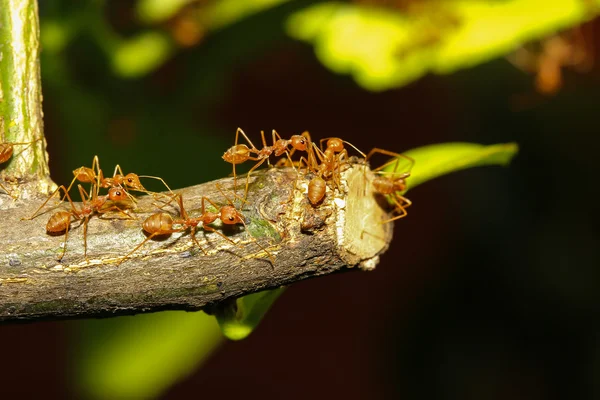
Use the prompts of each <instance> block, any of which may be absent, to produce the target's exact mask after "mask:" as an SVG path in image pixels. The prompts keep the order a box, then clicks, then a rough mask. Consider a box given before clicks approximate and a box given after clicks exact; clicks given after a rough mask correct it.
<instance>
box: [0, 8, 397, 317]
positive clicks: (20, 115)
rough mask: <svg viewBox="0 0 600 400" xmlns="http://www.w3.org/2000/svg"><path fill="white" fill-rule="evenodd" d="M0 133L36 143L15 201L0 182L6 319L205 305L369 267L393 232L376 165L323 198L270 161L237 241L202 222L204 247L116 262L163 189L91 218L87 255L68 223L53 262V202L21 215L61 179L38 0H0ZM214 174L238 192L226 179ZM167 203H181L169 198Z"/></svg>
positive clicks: (0, 310)
mask: <svg viewBox="0 0 600 400" xmlns="http://www.w3.org/2000/svg"><path fill="white" fill-rule="evenodd" d="M0 133H1V134H2V139H3V140H6V142H8V143H26V142H27V143H28V142H33V143H32V145H31V146H29V147H26V146H23V148H22V149H20V152H15V155H14V156H13V157H12V159H11V160H10V161H9V163H8V165H5V168H4V170H3V171H2V178H3V179H4V181H5V182H8V183H10V184H11V188H14V190H15V191H16V194H17V197H18V199H17V200H13V199H12V198H11V197H10V196H8V195H6V194H4V193H3V192H2V191H1V190H0V321H18V320H19V321H33V320H38V319H57V318H77V317H81V318H88V317H105V316H112V315H117V314H134V313H139V312H150V311H157V310H165V309H183V310H199V309H201V308H203V307H206V306H209V305H212V304H215V303H217V302H221V301H224V300H227V299H232V298H235V297H239V296H243V295H245V294H249V293H253V292H256V291H260V290H263V289H269V288H275V287H279V286H282V285H287V284H290V283H292V282H295V281H298V280H301V279H305V278H309V277H314V276H319V275H324V274H329V273H332V272H336V271H341V270H345V269H347V268H352V267H355V266H359V267H361V268H364V269H371V268H373V267H374V266H375V265H376V263H377V261H378V254H380V253H381V252H382V251H384V250H385V249H386V248H387V246H388V243H389V241H390V239H391V231H392V224H379V223H378V222H377V221H381V219H382V218H384V214H385V210H384V209H383V208H381V207H380V205H379V204H378V202H377V201H376V198H375V197H374V196H373V193H372V188H371V187H366V185H369V182H370V179H367V178H368V176H369V174H370V171H369V170H368V168H367V167H366V166H365V165H361V164H355V165H353V166H351V167H350V168H349V169H348V170H347V171H345V172H344V173H343V178H342V182H343V183H342V185H343V187H345V188H346V189H345V190H344V191H343V193H338V191H336V193H335V195H334V193H333V192H332V191H331V190H330V189H328V192H327V195H326V197H325V200H324V202H323V204H321V205H320V206H318V207H312V206H311V205H310V203H309V202H308V201H307V199H306V190H307V185H308V181H307V180H306V178H310V176H308V177H302V176H298V174H297V172H296V171H295V170H293V169H270V170H266V171H258V172H256V173H255V174H253V183H252V185H251V192H250V195H249V198H248V202H246V203H244V204H243V206H241V208H240V210H241V212H242V213H243V214H244V216H245V217H246V219H247V231H246V229H243V228H240V226H238V227H237V228H234V229H231V230H225V231H224V232H225V233H226V234H227V235H228V236H229V238H230V239H231V240H232V241H233V242H234V244H232V243H231V242H229V241H227V240H225V239H223V238H222V237H220V236H218V235H215V234H214V233H206V232H204V234H202V233H203V231H202V230H201V231H200V232H199V233H198V239H199V240H200V241H201V245H202V247H203V249H204V250H206V251H207V253H208V254H207V255H205V254H204V253H203V251H202V250H200V249H198V248H197V246H196V245H195V244H194V243H193V242H192V241H191V240H190V238H189V233H186V232H183V233H176V234H173V235H171V237H169V238H168V239H166V240H162V241H155V240H151V241H148V243H147V244H145V245H144V247H143V248H142V249H140V250H139V251H137V252H136V253H135V254H133V255H132V256H131V257H130V259H128V260H127V261H125V262H123V263H121V264H119V262H120V261H121V260H122V258H123V256H124V255H126V254H128V253H129V252H130V251H131V250H132V249H134V248H135V246H136V245H137V244H139V243H140V242H142V241H143V240H144V239H145V236H144V235H143V231H142V229H141V221H143V220H145V218H147V217H148V216H149V215H151V214H152V213H154V212H156V211H157V209H156V205H155V204H153V203H154V202H155V201H156V199H155V198H152V197H150V196H146V197H145V198H142V199H140V201H139V203H138V206H137V208H136V209H135V210H134V211H132V212H131V219H123V218H119V217H122V215H121V216H120V215H119V214H117V215H113V216H108V215H104V216H103V217H102V218H100V217H96V216H94V217H93V218H92V219H91V220H90V221H89V225H88V226H89V230H88V232H87V243H88V256H89V257H88V258H87V259H86V258H85V257H84V256H83V238H82V236H83V232H84V231H85V229H83V228H84V227H82V226H79V227H77V222H75V223H73V224H72V227H71V231H70V232H69V237H68V241H67V242H66V244H67V245H68V249H67V253H66V256H65V257H64V258H63V259H62V262H57V259H58V257H59V255H60V254H61V253H62V245H63V243H64V237H63V236H49V235H48V234H47V233H46V227H45V223H46V220H47V219H46V218H47V217H48V216H49V215H51V214H52V213H53V211H51V210H50V209H51V208H52V207H48V208H49V210H48V211H46V213H44V214H43V215H45V216H44V217H42V216H40V217H39V218H35V219H33V220H29V221H23V220H22V218H26V217H29V216H31V215H33V213H34V212H35V211H36V210H37V209H38V207H39V206H40V203H41V202H42V201H44V200H45V199H46V198H47V195H48V193H49V192H50V191H52V190H53V189H54V188H55V187H56V186H55V184H54V183H53V182H52V181H51V179H50V177H49V170H48V155H47V153H46V151H45V141H44V140H43V126H42V109H41V85H40V69H39V22H38V13H37V2H36V0H0ZM36 139H40V140H37V141H35V140H36ZM34 141H35V142H34ZM219 184H220V185H221V187H224V188H229V190H231V186H232V182H231V179H224V180H221V181H219ZM5 186H6V185H5ZM178 192H180V193H181V194H182V195H183V198H184V202H185V203H184V204H185V207H186V210H187V211H188V212H190V214H191V215H194V214H195V213H197V212H198V210H199V208H200V204H201V200H202V197H203V196H207V197H209V198H211V199H212V200H214V201H217V202H220V203H221V204H225V203H227V201H228V200H227V199H225V198H223V196H222V194H221V192H220V191H219V190H218V189H217V187H216V185H215V182H211V183H206V184H203V185H198V186H194V187H190V188H186V189H183V190H181V191H178ZM13 193H14V192H13ZM50 203H52V201H51V202H50ZM50 205H52V204H50ZM78 207H79V206H78ZM54 208H55V207H54ZM165 210H167V211H170V212H171V213H173V215H179V213H180V210H178V209H177V208H175V207H173V206H171V205H169V206H168V207H166V208H165ZM80 225H81V224H80ZM219 229H220V228H219ZM223 229H224V228H223Z"/></svg>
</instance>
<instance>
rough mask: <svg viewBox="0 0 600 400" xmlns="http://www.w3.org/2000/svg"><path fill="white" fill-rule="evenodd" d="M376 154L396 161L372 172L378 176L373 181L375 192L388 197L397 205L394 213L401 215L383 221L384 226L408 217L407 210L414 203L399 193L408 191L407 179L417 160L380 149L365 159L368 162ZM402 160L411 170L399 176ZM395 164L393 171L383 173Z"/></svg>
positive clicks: (373, 151)
mask: <svg viewBox="0 0 600 400" xmlns="http://www.w3.org/2000/svg"><path fill="white" fill-rule="evenodd" d="M374 154H383V155H387V156H391V157H394V159H392V160H390V161H388V162H386V163H385V164H383V165H381V166H379V167H377V168H375V169H373V170H372V171H373V172H375V173H376V174H377V176H376V177H375V178H374V179H373V182H372V183H373V188H374V190H375V192H377V193H379V194H382V195H386V196H388V197H389V198H390V199H391V200H392V201H393V203H394V205H395V208H394V211H396V212H398V213H399V215H396V216H395V217H393V218H390V219H387V220H385V221H381V223H382V224H385V223H387V222H391V221H395V220H397V219H400V218H403V217H406V215H407V212H406V208H407V207H409V206H410V205H411V204H412V202H411V201H410V200H409V199H407V198H406V197H404V196H402V195H401V194H400V193H399V192H402V191H404V190H406V187H407V185H406V179H407V178H408V177H410V170H411V169H412V167H413V165H414V164H415V160H414V159H412V158H411V157H409V156H406V155H404V154H399V153H394V152H391V151H388V150H384V149H379V148H374V149H372V150H371V151H370V152H369V154H368V155H367V157H366V158H365V160H366V161H368V160H369V159H370V158H371V157H372V156H373V155H374ZM401 158H404V159H405V160H407V161H408V162H409V168H408V172H403V173H400V174H398V173H397V172H396V171H397V169H398V166H399V165H400V159H401ZM394 163H395V165H394V169H393V170H392V171H382V170H383V169H384V168H385V167H387V166H388V165H392V164H394Z"/></svg>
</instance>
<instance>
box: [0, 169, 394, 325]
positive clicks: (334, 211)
mask: <svg viewBox="0 0 600 400" xmlns="http://www.w3.org/2000/svg"><path fill="white" fill-rule="evenodd" d="M370 173H371V172H370V171H369V170H368V169H367V167H366V166H364V165H360V164H354V165H353V166H352V167H351V168H349V169H348V170H347V171H345V172H344V173H343V180H342V182H343V186H344V187H345V188H346V192H345V193H342V194H339V193H338V191H337V190H336V192H335V193H336V195H335V197H334V195H333V191H331V189H329V188H328V191H327V195H326V197H325V200H324V202H323V204H321V205H319V206H318V207H316V208H315V207H313V206H311V205H310V203H309V202H308V200H307V198H306V189H307V185H308V181H307V180H306V179H305V178H304V177H302V176H301V175H298V174H297V173H296V171H295V170H294V169H290V168H284V169H280V168H272V169H269V170H262V171H257V172H256V173H255V174H253V175H252V179H251V182H252V183H251V190H250V193H249V195H248V201H247V203H245V205H244V206H243V207H238V209H239V210H240V211H241V212H242V213H243V215H244V216H245V218H246V224H247V231H246V230H245V229H244V227H243V226H242V225H237V226H236V227H235V228H234V229H231V230H226V229H225V228H224V227H223V228H221V227H219V228H217V229H222V232H223V233H225V234H226V235H227V236H228V237H229V238H230V239H231V240H233V241H234V242H235V244H232V243H230V242H229V241H227V240H225V239H223V238H222V237H220V236H219V235H217V234H215V233H209V232H204V231H202V229H199V231H198V234H197V237H198V240H199V241H200V244H201V245H202V247H203V249H204V250H206V251H207V252H208V255H205V254H204V253H203V252H202V250H200V249H198V247H197V246H196V245H195V244H194V243H193V242H192V240H191V239H190V234H189V232H184V233H175V234H173V235H171V236H170V237H169V238H167V239H166V240H162V241H155V240H149V241H148V242H147V243H146V244H145V245H144V246H143V247H142V248H141V249H140V250H138V251H137V252H136V253H134V254H132V255H131V257H130V258H129V259H128V260H127V261H125V262H123V263H122V264H120V265H118V263H119V261H120V260H121V258H122V257H123V256H124V255H126V254H127V253H129V252H130V251H131V250H132V249H134V248H135V246H137V245H138V244H139V243H141V242H142V241H143V240H144V239H145V236H144V235H143V233H142V229H141V221H143V220H144V219H145V218H147V217H148V216H149V215H151V214H152V213H154V212H156V211H157V209H156V205H153V204H152V203H153V202H154V203H155V202H156V200H155V199H153V198H152V197H151V196H143V197H141V198H140V201H139V203H138V206H137V209H136V210H135V213H132V215H134V216H135V218H134V219H123V218H122V216H120V215H119V214H115V215H111V216H105V217H103V218H98V217H93V218H92V219H91V220H90V221H89V230H88V234H87V242H88V256H89V260H87V261H86V260H85V259H84V257H83V238H82V236H83V235H82V232H83V229H82V228H83V227H77V225H76V224H74V225H73V228H72V230H71V231H70V232H69V240H68V248H67V253H66V256H65V257H64V259H63V262H62V263H59V262H57V261H56V260H57V258H58V256H59V255H60V253H61V252H62V248H61V244H62V243H63V240H64V236H49V235H47V234H46V230H45V226H44V224H45V222H46V220H47V219H46V218H47V217H48V216H49V215H50V214H52V213H53V212H54V211H51V212H50V211H49V212H47V213H45V214H44V215H45V217H39V218H35V219H33V220H31V221H20V218H22V217H26V216H30V215H31V214H33V212H34V211H35V210H36V208H38V207H39V204H40V203H39V202H21V201H19V202H20V203H21V204H19V207H18V208H16V209H12V210H0V231H2V232H9V233H10V234H9V235H6V234H4V235H1V236H0V260H2V268H0V321H15V320H37V319H46V318H67V317H79V318H88V317H106V316H113V315H118V314H134V313H140V312H151V311H158V310H166V309H180V310H199V309H201V308H203V307H205V306H207V305H211V304H212V303H215V302H220V301H223V300H226V299H230V298H235V297H239V296H243V295H246V294H249V293H253V292H257V291H260V290H264V289H269V288H275V287H279V286H282V285H287V284H290V283H292V282H295V281H299V280H301V279H306V278H310V277H315V276H319V275H324V274H329V273H333V272H336V271H341V270H345V269H347V268H352V267H355V266H358V267H360V268H363V269H372V268H374V267H375V265H376V264H377V262H378V254H380V253H381V252H383V251H384V250H385V249H386V248H387V246H388V244H389V242H390V240H391V237H392V225H393V224H380V223H378V221H381V220H382V219H383V218H385V215H386V211H385V210H384V209H383V208H382V207H381V206H380V204H379V203H380V202H378V198H376V197H375V196H374V195H373V192H372V188H371V187H370V186H369V187H367V188H365V185H370V182H371V179H370V177H369V174H370ZM366 178H369V179H366ZM217 182H218V183H219V185H220V186H221V187H224V188H227V190H226V193H231V187H232V183H233V182H232V179H231V178H226V179H222V180H220V181H217ZM217 182H209V183H205V184H202V185H198V186H193V187H190V188H186V189H183V190H181V191H177V193H182V195H183V199H184V206H185V208H186V210H187V211H188V212H189V213H190V214H191V215H192V216H193V215H197V214H198V213H199V209H200V203H201V199H202V196H207V197H209V198H210V199H211V200H213V201H215V202H216V203H217V204H226V203H227V199H226V198H224V197H223V195H222V194H221V193H220V192H219V191H218V189H217V187H216V185H215V183H217ZM241 182H243V179H242V180H241ZM238 183H239V182H238ZM228 196H230V195H229V194H228ZM230 197H231V196H230ZM41 200H42V198H40V201H41ZM384 203H385V202H384ZM165 211H167V212H171V213H173V215H178V212H179V210H178V207H175V206H174V205H173V206H171V205H169V206H167V207H165ZM216 226H218V225H216ZM361 236H362V237H361ZM267 252H268V253H270V254H271V255H272V258H273V261H274V262H273V261H271V259H270V257H269V254H268V253H267Z"/></svg>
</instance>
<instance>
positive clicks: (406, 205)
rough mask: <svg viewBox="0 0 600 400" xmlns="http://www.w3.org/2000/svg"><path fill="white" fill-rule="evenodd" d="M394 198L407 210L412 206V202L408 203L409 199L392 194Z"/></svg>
mask: <svg viewBox="0 0 600 400" xmlns="http://www.w3.org/2000/svg"><path fill="white" fill-rule="evenodd" d="M394 196H395V197H396V199H397V200H399V202H403V203H404V204H402V207H403V208H407V207H410V206H411V205H412V201H410V200H409V199H407V198H406V197H404V196H402V195H399V194H397V193H396V194H394Z"/></svg>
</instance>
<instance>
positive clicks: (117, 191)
mask: <svg viewBox="0 0 600 400" xmlns="http://www.w3.org/2000/svg"><path fill="white" fill-rule="evenodd" d="M127 198H128V197H127V192H126V191H125V189H123V188H122V187H118V186H117V187H113V188H110V189H109V190H108V199H109V200H112V201H123V200H127Z"/></svg>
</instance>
